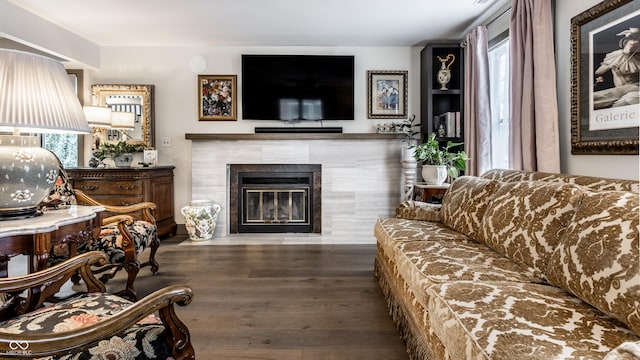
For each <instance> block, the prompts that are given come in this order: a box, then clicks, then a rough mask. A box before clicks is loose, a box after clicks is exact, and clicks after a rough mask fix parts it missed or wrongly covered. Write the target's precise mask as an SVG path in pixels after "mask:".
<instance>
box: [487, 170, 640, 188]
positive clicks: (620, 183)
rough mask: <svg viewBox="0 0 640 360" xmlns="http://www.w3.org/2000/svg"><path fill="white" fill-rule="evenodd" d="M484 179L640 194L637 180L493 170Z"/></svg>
mask: <svg viewBox="0 0 640 360" xmlns="http://www.w3.org/2000/svg"><path fill="white" fill-rule="evenodd" d="M481 177H482V178H484V179H490V180H499V181H502V182H514V181H545V182H560V183H564V184H575V185H580V186H583V187H585V188H588V189H591V190H594V191H628V192H634V193H636V194H638V193H640V182H638V181H635V180H622V179H605V178H600V177H594V176H582V175H569V174H555V173H545V172H537V171H522V170H506V169H492V170H488V171H487V172H485V173H484V174H482V176H481Z"/></svg>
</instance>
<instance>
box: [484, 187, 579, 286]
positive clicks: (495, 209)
mask: <svg viewBox="0 0 640 360" xmlns="http://www.w3.org/2000/svg"><path fill="white" fill-rule="evenodd" d="M582 194H583V192H582V190H580V189H579V188H578V187H577V186H572V185H564V184H560V183H544V182H538V181H522V182H512V183H503V184H502V185H501V186H500V187H499V188H498V189H497V191H496V193H495V194H494V195H493V199H492V201H491V202H490V204H489V206H488V207H487V210H486V212H485V216H484V218H483V220H482V231H481V232H480V234H479V235H480V236H479V237H478V238H476V240H478V241H479V242H482V243H484V244H486V245H488V246H489V247H491V248H492V249H494V250H496V251H497V252H499V253H501V254H503V255H506V256H507V257H508V258H510V259H511V260H513V261H515V262H516V263H518V264H520V265H523V266H525V267H528V268H530V269H532V270H533V271H535V272H536V273H537V274H538V276H540V277H544V273H545V272H546V270H547V260H548V259H549V257H551V254H552V253H553V251H554V250H555V248H556V246H557V245H558V242H559V241H560V237H561V236H562V234H563V233H564V230H565V229H566V228H567V225H568V224H569V222H570V220H571V219H572V217H573V213H574V209H575V207H576V206H577V205H578V204H579V201H580V199H581V198H582Z"/></svg>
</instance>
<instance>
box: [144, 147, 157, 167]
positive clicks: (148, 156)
mask: <svg viewBox="0 0 640 360" xmlns="http://www.w3.org/2000/svg"><path fill="white" fill-rule="evenodd" d="M143 162H144V164H145V165H146V166H156V165H158V150H144V152H143Z"/></svg>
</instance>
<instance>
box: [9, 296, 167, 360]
mask: <svg viewBox="0 0 640 360" xmlns="http://www.w3.org/2000/svg"><path fill="white" fill-rule="evenodd" d="M129 305H131V302H130V301H127V300H125V299H123V298H120V297H118V296H114V295H110V294H103V293H93V294H84V295H81V296H78V297H74V298H72V299H71V300H67V301H64V302H60V303H58V304H55V305H50V306H47V307H44V308H42V309H39V310H36V311H33V312H30V313H27V314H25V315H19V316H17V317H15V318H13V319H11V320H7V321H4V322H0V332H2V333H11V334H22V333H24V332H29V333H31V334H50V333H59V332H62V331H66V330H72V329H77V328H81V327H84V326H87V325H90V324H94V323H97V322H98V321H100V320H104V319H106V318H108V317H110V316H113V315H114V314H116V313H118V312H120V311H121V310H122V309H123V308H126V307H127V306H129ZM164 331H165V330H164V326H163V325H162V322H161V321H160V319H159V318H158V317H157V316H156V315H149V316H147V317H146V318H145V319H144V320H142V321H140V322H138V324H137V325H135V326H133V327H131V328H129V329H127V330H126V331H125V332H123V333H121V334H118V335H116V336H113V337H111V338H110V339H106V340H102V341H100V342H98V343H97V344H96V345H95V346H93V347H91V348H88V349H86V350H84V351H83V352H81V353H74V354H68V355H63V356H58V357H47V358H44V359H47V360H54V359H55V360H80V359H131V360H134V359H173V358H172V356H171V352H170V349H169V347H168V346H167V344H166V343H165V341H164V338H165V336H166V335H165V334H164Z"/></svg>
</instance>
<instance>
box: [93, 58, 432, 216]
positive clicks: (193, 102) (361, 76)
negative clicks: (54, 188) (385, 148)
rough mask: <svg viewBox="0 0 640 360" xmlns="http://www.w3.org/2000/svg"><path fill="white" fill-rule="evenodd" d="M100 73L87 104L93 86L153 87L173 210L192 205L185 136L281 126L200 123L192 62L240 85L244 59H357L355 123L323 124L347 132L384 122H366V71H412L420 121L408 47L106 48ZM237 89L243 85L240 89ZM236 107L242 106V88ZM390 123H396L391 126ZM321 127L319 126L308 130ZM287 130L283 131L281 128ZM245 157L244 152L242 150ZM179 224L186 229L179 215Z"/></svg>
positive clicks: (414, 110) (415, 89)
mask: <svg viewBox="0 0 640 360" xmlns="http://www.w3.org/2000/svg"><path fill="white" fill-rule="evenodd" d="M101 52H102V56H101V63H102V67H101V69H100V70H90V71H87V73H86V75H85V76H86V79H85V86H86V87H87V89H85V99H88V101H90V100H89V99H90V90H89V87H90V85H91V84H109V83H110V84H117V83H123V84H153V85H155V139H156V146H157V148H158V157H159V163H160V164H161V165H163V164H170V165H175V166H176V169H175V171H174V172H175V209H176V214H179V211H178V210H179V209H180V208H181V207H182V206H184V205H186V204H188V202H189V200H191V196H192V194H191V162H192V159H191V141H190V140H186V139H185V133H253V128H254V127H255V126H273V125H280V124H281V123H280V122H270V121H249V120H242V111H241V107H240V106H239V107H238V115H239V117H238V120H237V121H198V101H199V100H198V96H197V74H196V73H194V72H193V71H192V70H191V69H190V67H189V60H190V59H191V57H193V56H196V55H201V56H204V57H205V59H206V60H207V63H208V66H207V68H206V69H205V70H204V71H203V72H202V73H203V74H208V75H215V74H222V75H225V74H231V75H233V74H237V75H238V82H239V83H240V81H241V76H240V75H241V64H240V60H241V54H243V53H247V54H249V53H253V54H257V53H264V54H285V53H286V54H329V55H331V54H339V55H354V56H355V118H356V120H355V121H334V122H325V126H342V127H343V128H344V132H350V133H364V132H375V124H377V123H379V122H384V120H372V119H367V70H408V71H409V80H408V86H409V101H408V106H409V110H408V113H409V114H416V115H418V116H419V102H418V97H419V86H418V85H419V74H420V66H419V58H420V57H419V53H420V49H419V48H410V47H383V48H380V47H348V48H347V47H344V48H343V47H215V48H214V47H212V48H192V47H176V48H156V47H149V48H129V47H127V48H123V47H105V48H102V51H101ZM238 85H239V84H238ZM238 93H239V94H238V95H239V96H238V102H239V104H241V102H242V98H241V96H240V87H239V86H238ZM387 121H392V120H387ZM310 125H318V124H310ZM282 126H284V125H282ZM164 137H168V138H170V139H171V143H172V146H171V148H162V147H159V146H158V144H159V139H160V138H164ZM238 151H242V149H238ZM176 221H177V222H178V223H184V219H182V217H181V216H180V215H177V216H176Z"/></svg>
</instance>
